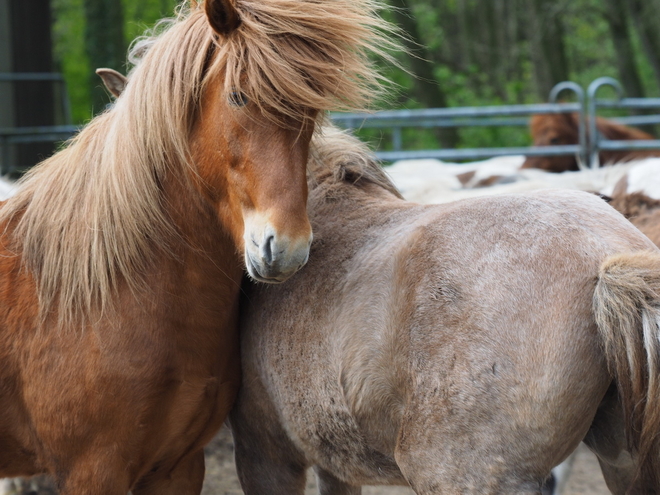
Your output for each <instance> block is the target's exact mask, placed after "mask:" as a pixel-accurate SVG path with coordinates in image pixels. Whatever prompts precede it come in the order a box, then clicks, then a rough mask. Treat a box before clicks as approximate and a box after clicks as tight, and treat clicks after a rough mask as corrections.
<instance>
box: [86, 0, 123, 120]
mask: <svg viewBox="0 0 660 495" xmlns="http://www.w3.org/2000/svg"><path fill="white" fill-rule="evenodd" d="M83 5H84V10H85V22H86V26H85V47H86V50H87V55H88V57H89V62H90V65H91V68H92V70H91V71H90V75H89V81H90V84H91V88H92V107H93V110H94V113H98V112H100V111H102V110H103V109H104V108H105V106H106V105H107V104H108V103H109V101H110V99H109V97H108V94H107V92H106V91H105V89H104V88H103V84H102V83H101V81H100V80H99V78H98V76H97V75H96V74H95V73H94V70H95V69H97V68H99V67H110V68H112V69H116V70H118V71H120V72H124V65H125V63H126V45H125V43H124V16H123V11H122V2H121V0H84V3H83Z"/></svg>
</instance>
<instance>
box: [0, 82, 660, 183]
mask: <svg viewBox="0 0 660 495" xmlns="http://www.w3.org/2000/svg"><path fill="white" fill-rule="evenodd" d="M20 81H53V82H55V83H58V84H59V85H60V88H61V104H62V105H63V112H64V117H65V122H66V123H67V125H59V126H36V127H13V128H6V127H5V128H0V160H2V170H1V172H2V173H7V172H9V171H11V170H12V169H13V168H14V167H13V166H12V165H11V164H10V163H9V156H10V155H9V149H10V146H12V145H15V144H19V143H27V142H40V141H41V142H43V141H46V142H49V141H50V142H57V141H64V140H66V139H68V138H69V137H71V136H72V135H73V134H75V133H76V132H77V130H78V128H77V127H76V126H73V125H71V109H70V106H69V98H68V94H67V91H66V84H65V82H64V78H63V77H62V75H61V74H57V73H0V82H20ZM607 86H609V87H611V88H613V89H614V91H615V92H616V95H617V97H616V98H614V99H602V98H598V97H597V96H598V93H599V91H600V90H601V89H602V88H603V87H607ZM564 92H572V93H573V94H574V96H575V98H576V100H577V101H576V102H572V103H560V102H558V97H559V95H560V94H562V93H564ZM600 109H623V110H649V109H658V114H657V115H630V116H626V117H619V118H614V119H612V120H614V121H617V122H620V123H622V124H624V125H653V124H660V98H625V97H624V93H623V89H622V87H621V84H620V83H619V82H618V81H616V80H615V79H612V78H609V77H602V78H599V79H596V80H595V81H593V82H592V83H591V84H590V85H589V87H588V89H587V91H586V93H585V91H584V89H583V88H582V87H581V86H580V85H578V84H576V83H574V82H571V81H566V82H562V83H559V84H558V85H556V86H555V87H554V88H553V89H552V91H551V92H550V97H549V103H539V104H531V105H502V106H487V107H459V108H429V109H421V110H387V111H382V112H375V113H333V114H331V118H332V120H333V121H334V122H335V123H337V124H338V125H340V126H341V127H344V128H349V129H391V130H392V148H393V149H392V151H377V152H376V155H377V156H378V157H379V158H380V159H381V160H385V161H396V160H404V159H418V158H437V159H441V160H473V159H481V158H488V157H495V156H505V155H526V156H560V155H577V157H578V158H579V159H578V163H581V164H588V165H589V166H591V167H597V166H598V153H599V151H602V150H608V151H611V150H617V151H620V150H649V149H660V140H648V141H610V140H606V139H604V138H603V137H602V136H601V135H600V134H599V133H598V131H597V129H596V119H595V117H596V115H597V113H598V110H600ZM557 113H577V114H578V116H579V119H578V122H579V126H578V127H579V138H578V143H576V144H574V145H555V146H529V147H500V148H459V149H431V150H404V146H403V135H402V130H403V129H404V128H409V127H412V128H437V127H441V128H446V127H499V126H518V127H521V126H527V125H528V122H529V118H528V117H529V116H530V115H533V114H557Z"/></svg>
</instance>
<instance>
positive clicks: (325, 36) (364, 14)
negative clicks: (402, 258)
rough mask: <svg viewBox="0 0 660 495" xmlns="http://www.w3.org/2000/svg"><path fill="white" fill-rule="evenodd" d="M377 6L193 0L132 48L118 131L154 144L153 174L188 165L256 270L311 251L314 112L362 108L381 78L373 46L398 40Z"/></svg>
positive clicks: (298, 259) (267, 271) (362, 1)
mask: <svg viewBox="0 0 660 495" xmlns="http://www.w3.org/2000/svg"><path fill="white" fill-rule="evenodd" d="M376 9H377V4H376V3H375V2H374V0H333V1H332V2H319V1H318V0H267V1H265V0H206V1H205V2H204V3H201V2H191V3H190V10H189V11H183V14H185V15H183V16H180V17H179V19H177V20H174V21H173V22H171V23H170V24H169V26H170V27H169V28H168V29H167V30H165V31H164V32H163V34H162V35H158V36H156V37H152V38H146V39H143V40H141V41H139V42H138V43H137V44H136V45H134V47H133V49H132V52H131V56H132V59H133V60H136V61H137V64H136V67H135V69H134V71H133V72H132V74H133V75H132V76H131V78H130V82H128V84H125V81H119V82H120V84H119V86H120V87H123V86H125V93H124V95H123V96H122V97H120V98H118V100H117V103H116V105H115V110H116V111H124V112H129V110H130V114H131V115H132V117H131V118H130V119H125V120H124V121H122V122H126V121H129V122H130V125H131V126H132V127H131V128H130V129H129V128H128V127H126V128H125V134H130V133H131V131H132V130H134V133H136V132H137V133H139V134H140V139H141V142H145V143H151V144H150V145H149V146H150V148H149V149H147V150H146V152H145V153H142V154H143V155H145V159H148V160H150V162H155V163H156V164H157V167H156V170H157V171H158V173H164V172H162V171H163V170H168V169H169V167H171V164H172V163H183V164H185V163H188V164H189V165H191V167H189V170H191V171H192V174H191V176H192V178H193V183H194V185H195V186H196V187H197V189H198V191H199V192H200V193H201V195H202V197H203V198H205V200H206V201H207V203H208V204H210V205H211V206H212V208H213V209H214V210H215V212H216V214H217V215H218V219H219V221H220V223H221V225H222V227H223V229H224V230H225V231H226V232H228V234H229V235H230V236H231V238H232V239H233V241H234V244H235V246H236V247H237V248H238V249H239V250H241V251H243V256H244V260H245V264H246V267H247V269H248V271H249V273H250V275H251V276H252V277H253V278H255V279H257V280H260V281H264V282H282V281H284V280H286V279H287V278H288V277H289V276H291V275H292V274H293V273H294V272H295V271H296V270H298V269H299V268H300V267H301V266H303V265H304V264H305V262H306V261H307V256H308V254H309V247H310V244H311V239H312V232H311V226H310V223H309V219H308V218H307V211H306V206H307V204H306V203H307V181H306V175H307V160H308V155H309V143H310V140H311V138H312V135H313V134H314V130H315V126H316V121H317V120H318V119H319V117H320V116H321V115H322V114H323V112H325V111H328V110H361V109H365V106H364V105H365V104H366V103H367V102H368V101H369V100H371V99H372V98H373V96H374V95H376V94H378V93H379V90H380V89H381V88H380V76H379V75H378V74H377V72H376V71H375V70H374V66H373V63H372V61H371V59H370V57H369V52H376V53H380V54H381V55H383V56H385V57H389V56H388V55H387V54H386V53H384V52H383V47H392V48H394V47H396V45H395V44H394V42H392V41H391V38H388V37H387V35H388V34H391V30H389V26H388V24H387V23H385V22H384V21H382V20H381V19H380V18H379V17H378V16H377V15H375V14H376ZM101 75H102V76H103V75H105V76H106V77H105V79H107V76H108V74H101ZM110 76H115V74H110ZM121 91H124V90H123V89H120V90H119V92H121ZM115 92H117V91H115ZM124 127H125V124H124ZM151 136H157V137H158V139H152V138H151ZM154 143H156V144H157V145H156V144H154Z"/></svg>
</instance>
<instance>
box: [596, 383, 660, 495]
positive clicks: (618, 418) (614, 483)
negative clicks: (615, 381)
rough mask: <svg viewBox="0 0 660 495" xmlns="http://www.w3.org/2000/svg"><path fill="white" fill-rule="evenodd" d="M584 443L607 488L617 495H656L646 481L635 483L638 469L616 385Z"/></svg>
mask: <svg viewBox="0 0 660 495" xmlns="http://www.w3.org/2000/svg"><path fill="white" fill-rule="evenodd" d="M584 443H585V444H586V445H587V446H588V447H589V448H590V449H591V450H592V452H593V453H594V454H596V456H597V457H598V463H599V464H600V468H601V471H602V472H603V478H605V483H606V484H607V488H609V489H610V491H611V492H612V493H613V494H614V495H624V494H625V495H642V494H649V493H656V489H655V488H654V487H652V486H647V485H646V481H645V480H644V479H641V478H637V479H636V471H637V465H636V463H635V461H634V459H633V457H632V456H631V455H630V453H629V452H628V451H627V442H626V436H625V433H624V420H623V411H622V409H621V405H620V403H619V397H618V394H617V391H616V387H615V386H614V385H612V386H611V387H610V389H609V390H608V391H607V394H606V395H605V398H604V399H603V401H602V402H601V404H600V406H599V408H598V412H597V413H596V417H595V418H594V421H593V423H592V424H591V428H590V429H589V432H588V433H587V436H586V437H585V438H584Z"/></svg>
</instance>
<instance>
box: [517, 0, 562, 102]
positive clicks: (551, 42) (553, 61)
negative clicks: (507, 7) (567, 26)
mask: <svg viewBox="0 0 660 495" xmlns="http://www.w3.org/2000/svg"><path fill="white" fill-rule="evenodd" d="M527 27H528V30H527V36H528V39H529V42H530V56H531V59H532V64H533V67H534V79H535V81H536V90H537V93H538V95H539V96H540V97H541V98H542V99H543V100H546V99H547V98H548V94H549V93H550V90H551V89H552V88H553V86H554V85H555V84H557V83H559V82H562V81H566V80H568V78H569V76H568V62H567V57H566V48H565V46H564V26H563V24H562V20H561V15H560V11H559V10H557V4H556V2H555V1H553V0H530V1H529V4H528V10H527Z"/></svg>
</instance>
